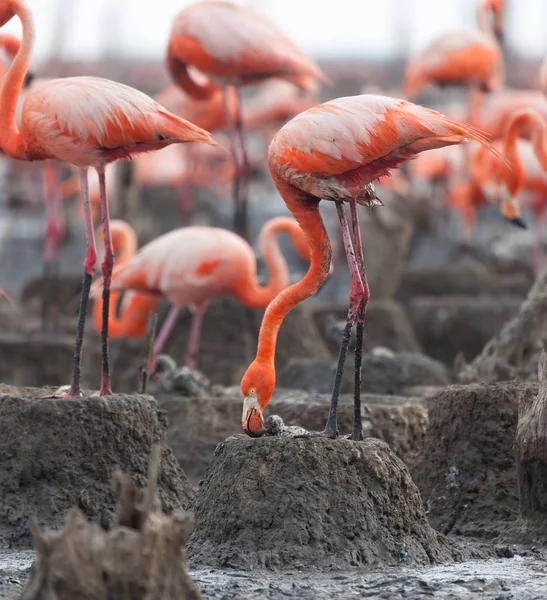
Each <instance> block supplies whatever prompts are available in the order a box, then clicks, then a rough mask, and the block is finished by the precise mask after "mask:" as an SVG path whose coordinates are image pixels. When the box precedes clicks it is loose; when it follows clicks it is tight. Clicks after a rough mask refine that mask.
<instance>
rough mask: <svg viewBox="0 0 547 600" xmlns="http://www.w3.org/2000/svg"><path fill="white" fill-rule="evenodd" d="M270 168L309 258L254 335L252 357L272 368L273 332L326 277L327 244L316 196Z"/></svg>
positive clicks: (329, 249) (329, 251)
mask: <svg viewBox="0 0 547 600" xmlns="http://www.w3.org/2000/svg"><path fill="white" fill-rule="evenodd" d="M271 172H272V177H273V180H274V183H275V185H276V187H277V189H278V191H279V193H280V194H281V196H282V197H283V200H284V201H285V204H286V205H287V207H288V208H289V210H290V211H291V213H292V214H293V216H294V218H295V219H296V220H297V222H298V224H299V225H300V228H301V229H302V231H303V233H304V236H305V239H306V242H307V244H308V251H309V258H310V266H309V269H308V272H307V273H306V275H305V276H304V277H303V278H302V279H301V280H300V281H299V282H298V283H295V284H293V285H291V286H290V287H288V288H286V289H284V290H283V291H282V292H281V293H279V294H278V295H277V296H276V297H275V298H274V299H273V300H272V302H271V303H270V304H269V305H268V308H267V309H266V312H265V314H264V318H263V320H262V325H261V327H260V333H259V335H258V349H257V353H256V360H257V361H259V362H264V363H267V364H268V365H270V366H271V368H272V369H273V368H274V357H275V348H276V344H277V335H278V333H279V328H280V327H281V324H282V323H283V319H284V318H285V316H286V315H287V314H288V313H289V312H290V311H291V310H292V309H293V308H294V307H295V306H297V305H298V304H300V303H301V302H303V301H304V300H306V299H307V298H309V297H310V296H313V294H315V293H316V292H317V290H318V289H319V288H320V287H321V285H322V284H323V283H324V282H325V280H326V279H327V277H328V274H329V270H330V263H331V245H330V240H329V237H328V235H327V231H326V229H325V225H324V223H323V219H322V218H321V213H320V212H319V199H317V198H314V197H313V196H310V195H309V194H306V193H305V192H302V191H300V190H298V189H297V188H295V187H293V186H291V185H289V184H288V183H286V182H285V181H284V180H282V179H281V178H280V177H279V176H278V175H277V174H276V173H275V172H274V171H273V170H272V169H271Z"/></svg>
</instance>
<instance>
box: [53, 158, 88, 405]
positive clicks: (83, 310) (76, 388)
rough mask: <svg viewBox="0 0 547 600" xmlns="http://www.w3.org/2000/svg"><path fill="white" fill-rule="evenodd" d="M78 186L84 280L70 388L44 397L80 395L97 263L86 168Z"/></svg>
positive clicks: (82, 170) (82, 171)
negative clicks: (89, 303) (89, 304)
mask: <svg viewBox="0 0 547 600" xmlns="http://www.w3.org/2000/svg"><path fill="white" fill-rule="evenodd" d="M80 181H81V183H80V186H81V190H82V204H83V207H84V221H85V238H86V247H87V251H86V255H85V261H84V281H83V284H82V295H81V297H80V312H79V315H78V325H77V328H76V344H75V346H74V369H73V372H72V381H71V383H70V388H69V390H68V392H66V393H57V394H53V395H51V396H43V397H44V398H70V397H76V396H81V395H82V390H81V388H80V371H81V362H82V345H83V340H84V329H85V317H86V314H87V305H88V302H89V290H90V288H91V281H92V279H93V274H94V272H95V267H96V265H97V246H96V245H95V232H94V230H93V216H92V214H91V205H90V203H89V187H88V184H87V168H82V169H80Z"/></svg>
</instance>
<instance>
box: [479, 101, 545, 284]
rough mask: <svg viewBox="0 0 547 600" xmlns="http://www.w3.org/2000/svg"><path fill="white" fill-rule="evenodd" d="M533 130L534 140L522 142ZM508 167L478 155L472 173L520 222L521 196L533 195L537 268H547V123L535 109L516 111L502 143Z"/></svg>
mask: <svg viewBox="0 0 547 600" xmlns="http://www.w3.org/2000/svg"><path fill="white" fill-rule="evenodd" d="M525 128H526V129H527V130H529V131H532V140H531V141H527V140H523V139H520V137H519V136H520V133H521V131H522V130H523V129H525ZM497 145H498V147H499V148H500V149H502V150H503V154H504V156H505V159H506V160H507V164H504V163H501V162H500V161H499V160H491V159H490V158H488V160H486V158H485V157H484V156H483V154H482V153H478V152H477V155H475V157H474V162H473V165H472V174H473V177H474V178H475V180H476V181H477V182H478V184H479V185H480V186H481V187H482V188H483V189H484V190H486V193H487V194H488V193H489V194H490V195H491V196H495V195H496V193H497V194H498V195H499V196H500V197H501V201H502V205H503V207H504V212H505V213H506V214H507V215H509V216H510V217H511V216H513V217H517V218H519V219H520V202H519V198H518V196H519V194H520V192H521V191H523V190H526V191H528V192H531V197H532V200H531V202H530V204H529V207H530V209H531V210H532V212H533V213H534V216H535V219H534V224H533V226H534V233H535V236H534V237H535V266H536V271H537V272H539V271H540V270H541V268H542V266H543V262H544V261H543V252H542V239H541V225H542V222H543V220H544V218H545V211H546V209H547V201H546V200H545V198H546V195H547V120H546V119H545V118H544V117H543V116H542V115H540V114H539V113H538V112H536V111H534V110H533V109H526V110H520V111H517V112H515V113H514V114H513V115H512V116H511V118H510V120H509V122H508V123H507V126H506V129H505V134H504V138H503V141H500V142H498V144H497Z"/></svg>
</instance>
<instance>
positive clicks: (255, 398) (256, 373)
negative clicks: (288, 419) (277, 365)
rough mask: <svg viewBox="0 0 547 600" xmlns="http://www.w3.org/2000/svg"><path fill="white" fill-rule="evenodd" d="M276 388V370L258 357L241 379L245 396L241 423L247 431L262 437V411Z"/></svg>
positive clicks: (251, 434)
mask: <svg viewBox="0 0 547 600" xmlns="http://www.w3.org/2000/svg"><path fill="white" fill-rule="evenodd" d="M274 389H275V370H274V369H273V367H271V366H269V365H268V364H267V363H265V362H262V361H259V360H258V359H256V360H255V361H254V362H253V363H252V364H251V365H250V367H249V368H248V369H247V372H246V373H245V375H244V376H243V379H242V380H241V392H242V393H243V396H244V398H245V399H244V401H243V415H242V420H241V424H242V426H243V430H244V431H245V433H246V434H247V435H249V436H251V437H260V436H262V435H263V433H264V417H263V415H262V411H263V409H264V407H265V406H266V404H268V402H269V401H270V398H271V397H272V394H273V391H274Z"/></svg>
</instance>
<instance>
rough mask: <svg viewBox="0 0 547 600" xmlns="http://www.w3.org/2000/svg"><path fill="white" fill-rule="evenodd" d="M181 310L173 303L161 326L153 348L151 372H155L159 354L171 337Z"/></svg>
mask: <svg viewBox="0 0 547 600" xmlns="http://www.w3.org/2000/svg"><path fill="white" fill-rule="evenodd" d="M179 310H180V307H178V306H175V305H174V304H173V306H171V310H170V311H169V313H168V314H167V317H166V318H165V321H164V322H163V325H162V326H161V329H160V332H159V333H158V336H157V338H156V341H155V342H154V347H153V348H152V360H151V362H150V373H153V372H154V369H155V368H156V361H157V359H158V356H159V355H160V353H161V351H162V350H163V347H164V346H165V342H166V341H167V339H168V338H169V335H170V334H171V330H172V329H173V326H174V325H175V323H176V321H177V317H178V315H179Z"/></svg>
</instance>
